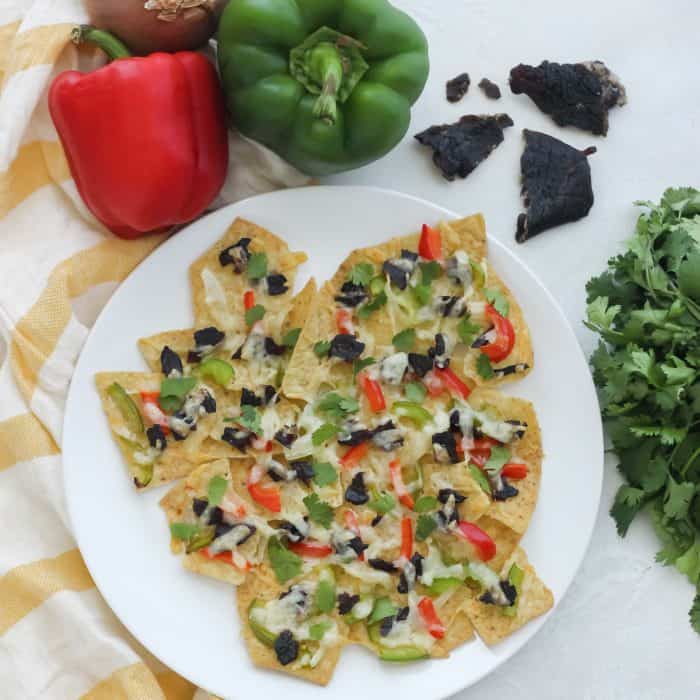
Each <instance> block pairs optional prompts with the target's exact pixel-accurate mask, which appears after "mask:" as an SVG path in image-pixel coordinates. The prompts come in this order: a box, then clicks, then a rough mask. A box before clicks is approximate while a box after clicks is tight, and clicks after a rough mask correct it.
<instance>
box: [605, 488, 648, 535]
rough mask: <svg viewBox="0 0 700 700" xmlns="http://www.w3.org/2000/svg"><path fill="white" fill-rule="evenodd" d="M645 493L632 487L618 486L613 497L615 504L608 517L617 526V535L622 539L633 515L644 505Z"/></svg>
mask: <svg viewBox="0 0 700 700" xmlns="http://www.w3.org/2000/svg"><path fill="white" fill-rule="evenodd" d="M644 496H645V493H644V491H643V490H642V489H637V488H633V487H632V486H620V488H619V489H618V491H617V495H616V496H615V502H614V503H613V506H612V508H611V509H610V515H611V516H612V517H613V519H614V520H615V524H616V525H617V534H618V535H620V537H624V536H625V535H626V534H627V530H628V529H629V526H630V524H631V522H632V520H634V517H635V515H637V513H638V512H639V511H640V510H641V508H642V506H643V505H644V503H645V500H644Z"/></svg>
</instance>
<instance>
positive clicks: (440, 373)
mask: <svg viewBox="0 0 700 700" xmlns="http://www.w3.org/2000/svg"><path fill="white" fill-rule="evenodd" d="M434 372H435V376H437V377H439V378H440V380H441V381H442V382H443V384H444V385H445V386H446V387H447V388H448V389H449V390H450V393H451V394H453V395H457V396H459V397H460V398H462V399H464V400H466V399H468V398H469V394H471V393H472V390H471V389H470V388H469V387H468V386H467V385H466V384H465V383H464V382H463V381H462V380H461V379H460V378H459V377H458V376H457V375H456V374H455V373H454V372H453V371H452V370H451V369H450V368H449V367H445V369H440V368H438V367H436V368H435V370H434Z"/></svg>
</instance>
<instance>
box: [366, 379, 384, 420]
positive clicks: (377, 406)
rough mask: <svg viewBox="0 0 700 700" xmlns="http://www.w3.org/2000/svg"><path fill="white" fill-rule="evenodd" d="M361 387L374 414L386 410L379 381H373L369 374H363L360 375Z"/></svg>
mask: <svg viewBox="0 0 700 700" xmlns="http://www.w3.org/2000/svg"><path fill="white" fill-rule="evenodd" d="M360 386H361V387H362V391H363V393H364V395H365V397H366V398H367V402H368V403H369V407H370V408H371V409H372V411H373V412H374V413H379V411H383V410H384V409H385V408H386V400H385V399H384V392H383V391H382V385H381V384H380V383H379V382H378V381H376V380H375V379H372V377H370V376H369V375H368V374H365V373H362V374H360Z"/></svg>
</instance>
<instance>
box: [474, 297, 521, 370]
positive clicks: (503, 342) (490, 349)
mask: <svg viewBox="0 0 700 700" xmlns="http://www.w3.org/2000/svg"><path fill="white" fill-rule="evenodd" d="M485 312H486V317H487V318H488V319H489V321H491V323H492V324H493V327H494V329H495V331H496V338H495V340H494V341H493V342H491V343H489V344H488V345H483V346H482V347H481V348H480V350H481V352H483V353H484V355H486V357H488V358H489V360H491V362H500V361H501V360H505V359H506V357H508V355H510V352H511V350H512V349H513V346H514V345H515V330H514V329H513V324H512V323H511V322H510V321H509V320H508V319H507V318H506V317H505V316H501V314H499V313H498V311H496V309H494V308H493V306H491V304H486V306H485Z"/></svg>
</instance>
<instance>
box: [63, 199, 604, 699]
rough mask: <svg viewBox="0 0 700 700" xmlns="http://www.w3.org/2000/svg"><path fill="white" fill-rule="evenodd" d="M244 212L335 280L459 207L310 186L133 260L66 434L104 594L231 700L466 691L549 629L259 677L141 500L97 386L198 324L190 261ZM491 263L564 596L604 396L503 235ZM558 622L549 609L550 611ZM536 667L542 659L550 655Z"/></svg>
mask: <svg viewBox="0 0 700 700" xmlns="http://www.w3.org/2000/svg"><path fill="white" fill-rule="evenodd" d="M237 216H242V217H246V218H248V219H250V220H252V221H254V222H256V223H258V224H260V225H262V226H264V227H266V228H268V229H270V230H271V231H274V232H275V233H276V234H278V235H279V236H281V237H282V238H284V239H285V240H286V241H287V242H288V243H289V246H290V248H291V249H293V250H303V251H306V252H307V253H308V255H309V258H310V260H309V262H308V263H307V265H306V266H305V268H303V269H302V274H301V275H300V277H301V279H300V280H299V282H300V283H301V282H304V281H305V280H306V278H307V276H308V275H309V274H311V275H314V276H315V277H316V278H317V280H319V281H322V280H325V279H327V278H328V277H329V276H330V275H331V274H332V273H333V272H334V271H335V269H336V267H337V265H338V264H339V263H340V262H341V260H342V259H343V258H345V256H346V255H347V254H348V253H349V252H350V251H351V250H353V249H354V248H360V247H363V246H368V245H374V244H377V243H379V242H381V241H384V240H386V239H387V238H389V237H391V236H394V235H403V234H407V233H410V232H412V231H415V230H417V229H419V228H420V225H421V224H422V223H423V222H431V223H434V222H437V221H438V220H440V219H446V218H447V219H449V218H457V216H458V215H457V214H454V213H453V212H450V211H447V210H445V209H442V208H440V207H437V206H435V205H433V204H430V203H428V202H425V201H422V200H419V199H415V198H412V197H408V196H405V195H402V194H398V193H396V192H391V191H384V190H377V189H369V188H361V187H308V188H304V189H298V190H285V191H279V192H274V193H271V194H266V195H262V196H259V197H254V198H252V199H248V200H246V201H243V202H239V203H237V204H234V205H232V206H229V207H226V208H225V209H221V210H219V211H217V212H215V213H213V214H211V215H210V216H207V217H206V218H204V219H201V220H200V221H197V222H196V223H194V224H192V225H191V226H189V227H187V228H186V229H185V230H183V231H181V232H180V233H178V234H177V235H176V236H174V237H173V238H171V239H170V240H169V241H167V242H166V243H164V244H163V245H162V246H161V247H160V248H158V249H157V250H156V251H155V252H154V253H153V254H152V255H151V256H150V257H149V258H147V259H146V260H145V261H144V262H142V263H141V265H139V267H138V268H137V269H136V270H134V272H133V273H132V274H131V275H130V276H129V278H128V279H127V280H126V281H125V282H124V283H123V284H122V285H121V286H120V287H119V289H118V290H117V291H116V293H115V294H114V296H113V297H112V298H111V300H110V301H109V303H108V304H107V306H106V307H105V309H104V311H103V312H102V314H101V315H100V317H99V319H98V320H97V322H96V323H95V326H94V328H93V330H92V332H91V334H90V336H89V338H88V340H87V342H86V343H85V347H84V349H83V352H82V354H81V356H80V359H79V361H78V365H77V367H76V371H75V375H74V377H73V381H72V383H71V387H70V392H69V396H68V403H67V407H66V417H65V425H64V439H63V455H64V473H65V489H66V496H67V501H68V509H69V512H70V517H71V520H72V524H73V530H74V532H75V536H76V538H77V540H78V544H79V546H80V550H81V552H82V554H83V557H84V558H85V562H86V564H87V566H88V568H89V570H90V573H91V574H92V576H93V578H94V580H95V583H96V584H97V586H98V588H99V589H100V591H101V593H102V594H103V596H104V597H105V599H106V600H107V602H108V603H109V605H110V606H111V607H112V609H113V610H114V612H115V613H116V614H117V616H118V617H119V618H120V619H121V621H122V622H123V623H124V624H125V625H126V627H127V628H128V629H129V630H130V631H131V632H132V633H133V634H134V636H135V637H137V638H138V639H139V640H140V641H141V642H142V643H143V644H144V645H145V646H146V647H147V648H148V649H149V650H150V651H151V652H153V653H154V654H155V655H156V656H157V657H159V658H160V659H161V661H163V663H165V664H167V665H168V666H169V667H170V668H172V669H173V670H175V671H176V672H177V673H179V674H181V675H182V676H185V677H186V678H188V679H189V680H190V681H192V682H193V683H195V684H197V685H199V686H201V687H203V688H205V689H206V690H208V691H209V692H211V693H214V694H216V695H219V696H222V697H225V698H236V699H237V700H241V699H243V698H252V697H263V698H268V697H280V696H279V693H280V691H282V692H283V693H284V695H283V696H284V698H285V700H313V699H316V698H331V697H332V698H333V699H334V700H357V698H358V695H360V696H361V697H362V700H386V698H389V697H391V696H392V695H394V694H395V693H396V691H397V687H398V686H397V684H398V683H400V684H401V686H400V687H401V695H402V698H403V699H404V700H414V699H415V700H437V699H438V698H443V697H445V696H448V695H451V694H452V693H455V692H457V691H458V690H460V689H462V688H465V687H466V686H468V685H471V684H472V683H475V682H476V681H477V680H479V679H480V678H482V677H483V676H485V675H486V674H487V673H489V672H491V671H493V670H494V669H495V668H496V667H497V666H498V665H499V664H501V663H503V662H504V661H505V660H506V659H508V658H509V657H510V656H512V655H513V654H514V653H515V652H516V651H517V650H518V649H519V648H520V647H522V646H523V644H525V642H527V641H528V640H529V639H530V638H531V637H532V636H533V635H534V634H535V633H536V632H537V630H538V629H539V628H540V627H541V625H542V624H543V622H544V620H545V618H540V619H538V620H535V621H533V622H531V623H529V624H528V625H526V626H525V627H524V628H523V629H521V630H520V631H519V632H517V633H516V634H514V635H513V636H512V637H510V638H509V639H507V640H506V641H504V642H502V643H501V644H499V645H498V646H496V647H494V648H491V649H489V648H488V647H486V646H485V645H484V644H483V643H482V642H481V641H480V640H478V639H476V640H475V641H473V642H470V643H467V644H464V645H462V646H461V647H459V648H458V649H456V650H455V651H454V652H452V654H451V656H450V657H449V659H445V660H435V661H425V662H420V663H414V664H407V665H403V666H401V665H399V666H397V665H390V664H385V663H382V662H380V661H379V660H377V659H376V658H375V657H374V656H372V655H371V654H370V653H369V652H368V651H366V650H364V649H361V648H359V647H348V648H347V649H345V650H344V651H343V654H342V658H341V660H340V663H339V664H338V667H337V669H336V672H335V675H334V677H333V680H332V681H331V683H330V685H329V686H328V687H326V688H320V687H317V686H312V685H310V684H309V683H306V682H303V681H300V680H296V679H294V678H291V677H288V676H283V675H281V674H278V673H272V672H269V671H262V670H258V669H256V668H254V667H253V665H252V664H251V662H250V659H249V658H248V654H247V652H246V649H245V647H244V646H243V642H242V640H241V636H240V633H239V628H240V622H239V620H238V615H237V613H236V610H235V607H234V595H235V593H234V589H232V588H230V587H228V586H226V585H224V584H221V583H218V582H215V581H212V580H209V579H206V578H203V577H200V576H197V575H195V574H192V573H190V572H188V571H186V570H185V569H184V568H183V567H182V566H181V564H180V562H179V561H178V559H177V558H176V557H174V556H172V555H171V554H170V551H169V547H168V544H169V533H168V528H167V527H166V522H165V516H164V515H163V513H162V511H161V510H160V508H159V507H158V501H159V499H160V498H161V497H162V495H163V494H164V493H165V491H166V490H167V487H163V488H160V489H156V490H154V491H150V492H146V493H143V494H139V493H136V492H135V491H134V489H133V487H132V485H131V483H130V480H129V479H128V478H127V474H126V470H125V467H124V465H123V463H122V460H121V456H120V454H119V452H118V449H117V447H116V445H115V443H114V441H113V440H112V437H111V435H110V432H109V429H108V426H107V421H106V420H105V417H104V414H103V412H102V408H101V406H100V401H99V398H98V395H97V392H96V390H95V387H94V381H93V377H94V374H95V373H96V372H99V371H115V370H145V364H144V362H143V360H142V359H141V357H140V355H139V352H138V350H137V347H136V340H137V339H138V338H141V337H143V336H148V335H151V334H153V333H157V332H159V331H164V330H170V329H174V328H188V327H190V326H191V325H192V310H191V303H190V289H189V282H188V267H189V265H190V263H191V262H192V261H193V260H194V259H195V258H197V257H198V256H199V255H200V254H201V253H202V252H203V251H204V250H205V249H206V248H208V247H209V246H210V245H212V244H213V243H214V242H215V241H216V240H217V239H218V238H219V237H220V236H221V235H222V234H223V233H224V231H225V230H226V228H227V227H228V225H229V224H230V223H231V221H233V219H234V218H235V217H237ZM489 243H490V251H489V257H490V259H491V262H492V263H493V265H494V267H495V269H496V270H497V271H498V273H499V274H500V275H501V276H502V277H503V279H504V280H505V282H506V284H507V285H508V286H509V287H510V288H511V290H512V291H513V293H514V295H515V297H516V298H517V299H518V301H519V302H520V304H521V305H522V308H523V312H524V314H525V319H526V320H527V322H528V324H529V326H530V331H531V334H532V338H533V342H534V349H535V358H536V362H535V369H534V371H533V372H532V373H531V374H530V375H529V376H527V377H526V378H525V379H524V380H522V381H520V382H515V383H513V384H509V385H507V387H506V388H505V391H506V392H508V393H512V394H515V395H518V396H523V397H525V398H527V399H529V400H531V401H532V402H533V403H534V404H535V408H536V410H537V414H538V416H539V420H540V423H541V426H542V435H543V438H544V452H545V461H544V469H543V478H542V486H541V490H540V496H539V502H538V505H537V508H536V510H535V512H534V515H533V518H532V522H531V523H530V527H529V529H528V531H527V534H526V535H525V538H524V540H523V546H524V547H525V549H526V551H527V553H528V555H529V557H530V560H531V561H532V562H533V564H534V566H535V567H536V569H537V571H538V573H539V575H540V576H541V577H542V579H543V580H544V581H545V582H546V584H547V585H548V586H549V587H550V588H551V589H552V591H553V593H554V598H555V601H556V602H559V601H560V600H561V599H562V596H563V595H564V593H565V592H566V589H567V588H568V586H569V584H570V583H571V580H572V579H573V577H574V575H575V574H576V570H577V568H578V566H579V564H580V562H581V560H582V558H583V555H584V553H585V550H586V547H587V545H588V541H589V538H590V535H591V531H592V529H593V524H594V521H595V517H596V513H597V510H598V503H599V500H600V491H601V484H602V473H603V472H602V470H603V440H602V431H601V424H600V418H599V413H598V403H597V400H596V395H595V392H594V389H593V384H592V382H591V377H590V374H589V371H588V367H587V365H586V361H585V359H584V356H583V354H582V352H581V350H580V348H579V345H578V343H577V342H576V339H575V337H574V334H573V332H572V330H571V328H570V327H569V325H568V323H567V321H566V319H565V317H564V315H563V314H562V312H561V310H560V309H559V307H558V306H557V304H556V302H555V301H554V299H553V298H552V297H551V295H550V294H549V293H548V292H547V290H546V289H544V287H543V286H542V284H541V283H540V282H539V281H538V280H537V278H536V277H535V276H534V275H533V274H532V272H530V271H529V270H528V269H527V268H526V267H525V266H524V265H523V264H522V263H521V262H520V261H519V260H518V259H517V258H516V257H515V256H514V255H513V254H512V253H510V252H509V251H508V250H507V249H506V248H505V247H504V246H503V245H502V244H500V243H498V241H496V240H494V239H491V240H490V241H489ZM550 614H553V613H550ZM542 663H543V664H544V663H548V660H547V659H544V658H543V659H542Z"/></svg>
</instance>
